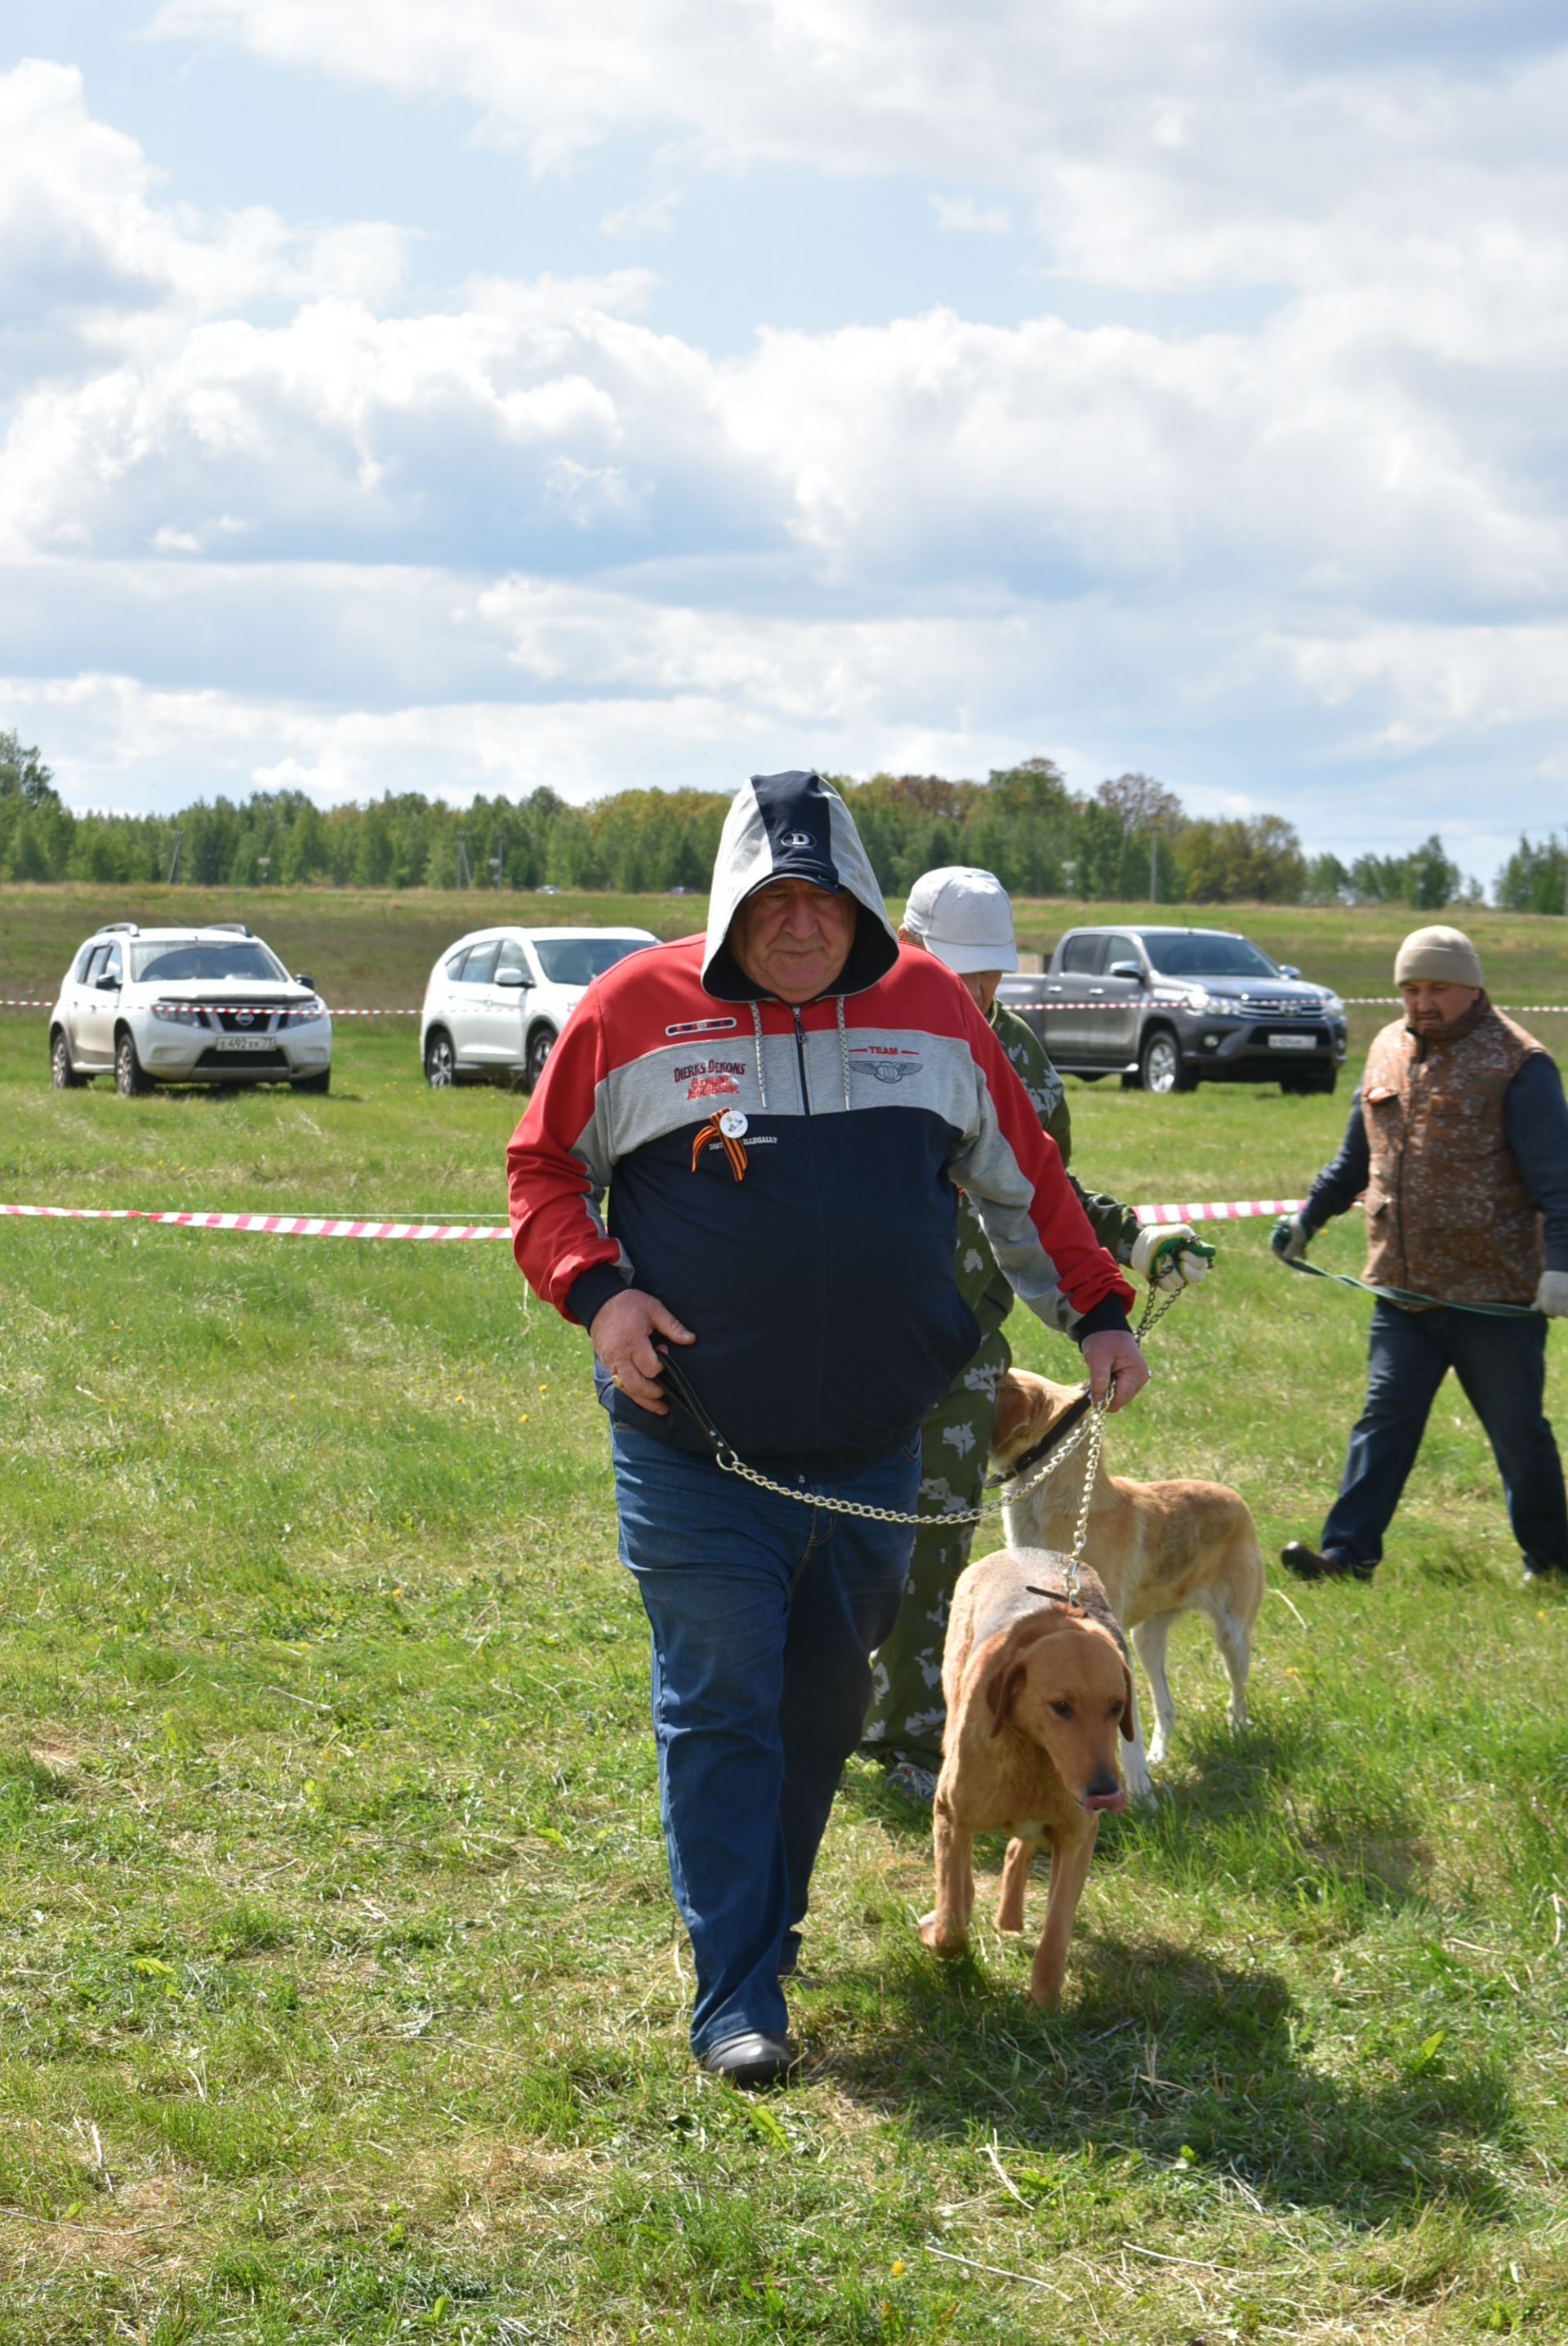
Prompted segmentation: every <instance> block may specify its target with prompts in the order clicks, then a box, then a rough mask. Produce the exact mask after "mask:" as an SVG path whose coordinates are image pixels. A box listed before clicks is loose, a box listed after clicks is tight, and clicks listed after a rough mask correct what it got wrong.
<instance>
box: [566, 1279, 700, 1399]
mask: <svg viewBox="0 0 1568 2346" xmlns="http://www.w3.org/2000/svg"><path fill="white" fill-rule="evenodd" d="M588 1334H589V1336H590V1337H591V1338H592V1340H593V1346H594V1350H595V1352H596V1353H597V1354H598V1357H599V1360H600V1362H601V1363H602V1365H603V1367H604V1368H605V1370H606V1372H607V1373H608V1376H609V1380H610V1382H611V1383H612V1384H613V1385H615V1386H616V1388H617V1390H618V1391H620V1392H624V1393H625V1394H626V1397H627V1399H628V1400H630V1401H635V1402H636V1405H637V1407H638V1408H639V1409H646V1410H647V1413H648V1414H649V1416H650V1417H667V1416H668V1415H669V1403H668V1402H667V1401H666V1399H665V1397H664V1390H663V1388H662V1386H661V1385H660V1384H659V1383H658V1382H657V1378H658V1372H659V1357H658V1354H657V1352H656V1351H655V1350H654V1341H653V1340H654V1338H655V1337H656V1336H667V1337H668V1339H669V1341H670V1342H671V1343H672V1344H695V1343H696V1341H697V1339H696V1337H695V1336H694V1335H693V1334H692V1332H691V1330H690V1329H689V1328H683V1327H682V1326H681V1324H680V1321H678V1320H677V1318H676V1316H675V1313H674V1312H673V1311H666V1310H665V1307H664V1305H663V1304H662V1303H661V1302H660V1301H659V1300H658V1298H657V1295H645V1294H644V1293H643V1291H642V1290H641V1289H640V1288H637V1287H628V1288H627V1289H626V1290H625V1292H624V1293H622V1294H620V1295H612V1296H611V1298H610V1300H609V1301H608V1302H607V1303H601V1304H600V1306H599V1308H598V1310H597V1311H596V1312H595V1314H594V1316H593V1319H592V1321H590V1323H589V1327H588Z"/></svg>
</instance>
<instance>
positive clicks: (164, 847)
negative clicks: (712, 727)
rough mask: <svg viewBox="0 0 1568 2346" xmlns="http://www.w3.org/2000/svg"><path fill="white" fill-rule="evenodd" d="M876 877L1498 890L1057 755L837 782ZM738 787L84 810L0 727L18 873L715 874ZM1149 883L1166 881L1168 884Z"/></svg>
mask: <svg viewBox="0 0 1568 2346" xmlns="http://www.w3.org/2000/svg"><path fill="white" fill-rule="evenodd" d="M831 779H832V780H833V781H834V782H835V784H836V787H837V788H838V789H839V790H841V791H842V792H843V794H844V797H845V799H846V800H847V801H848V802H849V804H850V808H851V810H852V811H853V813H854V817H855V821H856V822H857V823H858V824H859V826H860V836H861V837H862V839H863V840H864V841H865V842H866V847H867V850H868V852H870V855H871V862H872V864H873V865H874V867H875V869H876V873H877V877H878V879H879V880H880V881H881V884H882V886H883V888H884V889H885V890H886V891H887V892H888V893H889V894H890V895H895V896H896V895H901V894H903V893H904V892H905V891H906V890H907V889H908V887H909V885H910V883H911V882H912V881H913V880H915V879H916V878H917V877H918V876H919V874H920V873H921V872H927V871H930V870H931V869H932V866H933V865H936V864H941V863H978V864H982V865H983V866H985V867H986V868H987V869H988V870H990V871H992V872H995V873H996V874H997V876H998V878H999V879H1000V880H1001V881H1002V882H1003V884H1004V885H1005V886H1006V887H1007V888H1009V889H1011V890H1012V892H1013V893H1014V894H1015V895H1021V896H1078V897H1082V898H1084V900H1086V901H1090V902H1094V903H1108V902H1116V901H1120V902H1129V901H1146V900H1148V899H1149V897H1150V896H1151V892H1152V894H1153V895H1154V897H1155V898H1156V901H1157V902H1159V903H1169V904H1227V903H1268V904H1301V903H1307V904H1331V903H1343V904H1355V903H1402V904H1408V905H1410V906H1411V907H1412V908H1413V909H1416V910H1422V911H1433V912H1435V911H1438V910H1441V907H1442V906H1443V905H1445V904H1451V903H1471V902H1475V901H1478V900H1479V899H1480V896H1481V887H1480V884H1479V883H1478V882H1476V881H1474V880H1472V879H1468V878H1466V877H1465V876H1464V875H1463V874H1462V873H1461V872H1460V870H1459V867H1458V866H1457V865H1456V864H1455V863H1453V862H1451V861H1450V859H1449V857H1448V855H1447V854H1446V853H1445V852H1444V849H1443V844H1442V841H1441V839H1439V838H1437V837H1436V836H1435V835H1434V836H1433V837H1432V838H1431V839H1429V840H1427V841H1425V842H1424V843H1423V844H1422V845H1421V846H1420V847H1418V848H1416V849H1415V850H1414V851H1413V852H1411V853H1410V854H1409V855H1404V856H1368V855H1363V856H1359V857H1358V858H1357V859H1356V860H1355V861H1354V862H1352V863H1350V864H1349V866H1347V865H1345V864H1343V863H1341V862H1340V861H1339V858H1338V857H1337V856H1334V855H1319V856H1317V857H1315V858H1310V859H1309V858H1308V856H1306V855H1305V854H1304V853H1303V852H1302V848H1301V842H1300V840H1299V839H1298V836H1297V833H1296V831H1295V830H1294V828H1293V827H1292V825H1291V824H1289V823H1288V822H1287V821H1284V820H1283V818H1282V817H1281V816H1279V815H1273V814H1261V815H1249V816H1246V817H1242V816H1239V815H1236V816H1210V815H1189V814H1188V813H1187V812H1186V809H1185V808H1184V807H1183V805H1182V803H1181V801H1180V800H1179V799H1178V798H1177V797H1176V793H1175V792H1174V791H1172V790H1166V788H1165V787H1164V785H1163V784H1162V783H1160V782H1158V781H1156V780H1154V779H1153V778H1152V777H1151V776H1150V775H1147V774H1122V775H1120V776H1118V777H1117V779H1116V780H1113V781H1105V782H1102V783H1101V784H1100V786H1099V788H1098V790H1094V791H1091V792H1086V793H1080V792H1078V791H1075V790H1070V789H1069V788H1068V786H1067V783H1066V781H1065V780H1064V778H1063V776H1062V774H1061V772H1060V770H1059V769H1058V768H1057V767H1055V766H1054V765H1053V763H1052V762H1051V760H1050V759H1049V758H1025V759H1024V760H1022V762H1021V763H1020V764H1018V765H1016V766H1009V767H1005V768H997V769H995V770H993V771H992V772H991V773H990V774H988V775H987V777H986V779H985V780H984V781H983V782H975V781H948V780H944V779H943V778H942V776H941V775H939V774H876V775H873V776H872V777H871V780H869V781H863V782H857V781H851V780H849V779H847V778H846V777H843V776H834V777H832V778H831ZM728 803H729V801H728V796H727V795H724V794H720V793H718V792H715V791H711V790H617V791H616V793H615V794H614V795H613V796H612V797H608V798H603V799H598V800H596V801H594V802H593V803H592V804H591V805H588V806H570V805H568V804H567V803H566V801H565V800H564V799H562V798H561V797H559V796H558V794H557V793H556V792H555V790H548V789H540V790H533V791H531V792H530V793H529V795H528V796H527V797H526V798H524V799H508V798H484V797H475V798H473V800H472V801H470V803H469V804H468V805H467V806H466V807H464V808H458V807H453V806H450V805H448V804H446V803H445V802H444V801H441V800H438V799H427V798H425V797H423V795H422V794H421V793H419V792H417V791H405V792H402V794H400V795H398V796H395V797H392V796H388V797H385V798H381V799H375V800H372V801H370V802H369V803H367V804H365V805H362V806H361V805H345V806H337V807H331V808H327V809H322V808H321V807H318V806H317V805H316V804H315V803H314V802H313V801H311V799H309V798H307V797H306V796H305V794H304V793H303V792H302V791H300V790H257V791H254V792H252V794H251V795H250V797H249V798H248V799H246V800H244V801H233V800H229V799H226V798H217V799H214V800H212V801H210V802H209V801H206V800H199V801H198V802H197V803H196V804H195V805H194V806H188V807H186V808H185V809H184V810H183V811H181V812H180V813H178V814H168V815H162V814H158V815H154V814H147V815H131V814H123V815H122V814H73V813H72V812H71V811H70V809H69V808H68V807H66V806H65V805H64V804H63V803H62V801H61V799H60V796H59V793H58V791H57V790H56V788H55V784H54V778H53V776H52V774H51V772H50V770H49V769H48V767H47V766H46V764H45V763H44V762H43V760H42V758H41V756H40V755H39V752H38V751H37V750H36V749H25V748H24V747H23V745H22V743H21V741H20V739H18V737H17V736H16V734H15V733H14V732H10V733H8V732H4V731H0V880H31V881H37V882H51V881H65V880H81V881H96V882H110V883H113V882H124V883H125V884H127V886H128V885H134V884H136V883H137V882H147V881H167V880H169V879H171V878H172V879H173V880H175V881H176V882H188V883H189V884H191V885H195V886H201V887H230V888H247V887H256V886H260V885H265V884H268V883H270V884H272V885H275V886H276V885H287V886H300V885H310V884H315V885H319V886H321V887H336V888H347V887H359V888H461V887H465V886H472V887H476V888H482V887H493V886H498V887H504V888H511V889H530V888H541V887H555V888H563V889H567V888H569V889H608V890H613V891H615V892H618V893H627V894H640V893H649V892H662V891H665V890H667V889H670V888H688V889H692V890H694V891H704V890H706V888H707V885H708V874H709V872H710V871H711V869H712V864H713V856H714V850H715V848H716V847H717V845H718V832H719V826H720V825H721V823H722V822H723V821H724V814H725V809H726V808H727V806H728ZM1565 877H1568V874H1565V870H1564V857H1563V850H1562V849H1561V848H1559V847H1558V846H1557V845H1556V844H1555V842H1553V841H1548V842H1546V843H1544V844H1543V845H1542V846H1540V847H1535V846H1532V844H1531V842H1530V841H1528V840H1522V841H1521V842H1520V846H1519V850H1518V852H1517V853H1516V854H1515V855H1514V856H1513V857H1512V858H1511V860H1510V861H1509V862H1508V863H1507V864H1506V865H1505V866H1504V868H1503V871H1502V872H1501V873H1500V874H1499V875H1498V881H1497V896H1498V901H1499V903H1502V904H1503V905H1505V906H1508V907H1510V908H1511V909H1513V910H1517V911H1537V912H1562V911H1563V904H1564V882H1565ZM1151 882H1152V889H1151Z"/></svg>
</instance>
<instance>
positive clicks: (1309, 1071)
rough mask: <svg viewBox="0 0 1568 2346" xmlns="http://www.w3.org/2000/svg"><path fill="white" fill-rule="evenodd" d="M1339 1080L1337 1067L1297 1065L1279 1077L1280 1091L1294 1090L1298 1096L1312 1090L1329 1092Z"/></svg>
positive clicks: (1309, 1092) (1312, 1091)
mask: <svg viewBox="0 0 1568 2346" xmlns="http://www.w3.org/2000/svg"><path fill="white" fill-rule="evenodd" d="M1338 1082H1339V1068H1338V1067H1297V1068H1294V1069H1293V1070H1292V1071H1291V1073H1290V1074H1289V1075H1288V1076H1280V1078H1279V1088H1280V1090H1281V1091H1282V1092H1294V1093H1295V1094H1296V1095H1297V1096H1298V1097H1299V1096H1301V1095H1303V1094H1311V1093H1314V1092H1331V1091H1332V1090H1333V1089H1334V1087H1335V1086H1336V1085H1337V1084H1338Z"/></svg>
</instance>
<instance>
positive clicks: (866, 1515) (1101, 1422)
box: [713, 1402, 1107, 1530]
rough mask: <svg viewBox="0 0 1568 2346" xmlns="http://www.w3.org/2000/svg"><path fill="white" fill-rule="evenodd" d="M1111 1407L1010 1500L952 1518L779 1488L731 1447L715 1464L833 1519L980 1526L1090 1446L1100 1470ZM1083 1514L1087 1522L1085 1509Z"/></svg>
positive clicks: (986, 1502)
mask: <svg viewBox="0 0 1568 2346" xmlns="http://www.w3.org/2000/svg"><path fill="white" fill-rule="evenodd" d="M1106 1407H1107V1403H1105V1402H1098V1403H1095V1407H1094V1408H1093V1409H1092V1410H1091V1411H1090V1412H1089V1413H1088V1415H1087V1416H1086V1417H1085V1418H1084V1422H1083V1423H1082V1424H1081V1425H1079V1426H1077V1427H1075V1428H1074V1432H1073V1433H1070V1434H1069V1435H1068V1437H1067V1439H1066V1441H1065V1442H1064V1443H1063V1444H1062V1446H1061V1448H1060V1449H1059V1450H1054V1451H1053V1452H1052V1454H1051V1455H1050V1457H1049V1458H1047V1459H1045V1460H1044V1462H1043V1463H1042V1464H1040V1465H1039V1466H1037V1467H1036V1468H1035V1470H1034V1472H1033V1474H1031V1475H1030V1476H1029V1478H1028V1480H1027V1482H1023V1483H1018V1484H1012V1483H1009V1484H1005V1485H1004V1488H1005V1490H1006V1494H1007V1495H1006V1497H1005V1498H997V1499H983V1500H982V1501H981V1503H980V1505H979V1506H978V1507H955V1508H954V1509H953V1510H952V1513H951V1514H947V1513H943V1514H942V1515H904V1514H902V1513H901V1511H900V1510H899V1509H898V1508H897V1507H872V1506H868V1505H866V1503H865V1502H864V1501H863V1500H860V1499H834V1498H830V1496H829V1494H828V1493H827V1492H826V1491H797V1490H791V1489H790V1487H789V1484H788V1483H776V1482H775V1481H774V1480H773V1477H772V1476H771V1475H770V1474H762V1473H761V1472H760V1470H759V1468H757V1467H755V1466H748V1464H746V1461H745V1459H744V1458H739V1457H737V1455H736V1454H735V1452H734V1451H733V1450H731V1449H730V1447H729V1444H728V1443H724V1444H723V1445H722V1446H721V1447H720V1448H719V1449H718V1450H717V1451H716V1452H715V1453H714V1460H713V1463H714V1464H715V1465H716V1466H717V1467H718V1470H719V1472H720V1473H721V1474H736V1475H738V1476H739V1478H740V1480H741V1482H743V1483H749V1484H752V1486H753V1488H754V1489H756V1490H759V1491H768V1492H770V1493H771V1494H772V1495H773V1497H774V1498H776V1499H793V1500H795V1501H796V1502H797V1504H798V1505H800V1506H803V1507H820V1508H822V1509H823V1511H824V1513H826V1514H828V1515H853V1516H854V1517H855V1518H856V1519H857V1520H858V1521H859V1522H860V1523H865V1524H912V1525H914V1526H915V1528H916V1529H917V1530H918V1529H919V1528H920V1527H921V1525H924V1524H979V1523H983V1522H984V1520H985V1518H986V1516H987V1515H997V1514H999V1513H1000V1512H1001V1510H1002V1509H1003V1507H1007V1506H1011V1505H1013V1502H1014V1501H1015V1500H1018V1499H1023V1498H1027V1497H1028V1495H1029V1494H1030V1492H1031V1491H1037V1490H1038V1489H1039V1487H1040V1485H1041V1484H1042V1483H1044V1482H1046V1481H1048V1480H1049V1478H1050V1477H1051V1476H1052V1475H1053V1474H1054V1473H1055V1472H1056V1469H1057V1467H1058V1466H1062V1465H1064V1464H1066V1462H1067V1460H1068V1459H1069V1458H1071V1457H1072V1456H1073V1454H1074V1452H1075V1451H1076V1450H1079V1449H1081V1448H1082V1447H1083V1445H1084V1443H1085V1442H1088V1443H1091V1444H1092V1452H1093V1462H1092V1463H1093V1464H1095V1465H1097V1464H1098V1463H1099V1455H1100V1442H1101V1439H1102V1437H1103V1434H1104V1429H1105V1410H1106ZM1092 1480H1093V1476H1092V1474H1091V1481H1092ZM1084 1514H1085V1521H1086V1520H1087V1509H1086V1508H1085V1511H1084Z"/></svg>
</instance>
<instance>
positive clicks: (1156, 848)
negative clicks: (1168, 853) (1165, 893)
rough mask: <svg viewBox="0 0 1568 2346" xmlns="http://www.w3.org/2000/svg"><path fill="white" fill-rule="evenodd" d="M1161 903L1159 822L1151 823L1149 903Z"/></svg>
mask: <svg viewBox="0 0 1568 2346" xmlns="http://www.w3.org/2000/svg"><path fill="white" fill-rule="evenodd" d="M1159 901H1160V828H1159V825H1158V823H1157V822H1151V823H1150V825H1149V902H1150V903H1151V904H1157V903H1159Z"/></svg>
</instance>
